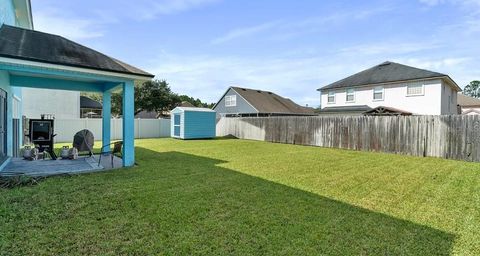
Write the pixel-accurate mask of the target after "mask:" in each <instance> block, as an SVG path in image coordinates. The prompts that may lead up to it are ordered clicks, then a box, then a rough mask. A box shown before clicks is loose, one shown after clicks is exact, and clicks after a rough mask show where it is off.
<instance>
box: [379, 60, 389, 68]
mask: <svg viewBox="0 0 480 256" xmlns="http://www.w3.org/2000/svg"><path fill="white" fill-rule="evenodd" d="M390 64H392V63H391V62H390V61H385V62H384V63H382V64H380V65H378V66H379V67H383V66H388V65H390Z"/></svg>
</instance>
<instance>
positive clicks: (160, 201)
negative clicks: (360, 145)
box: [0, 139, 480, 255]
mask: <svg viewBox="0 0 480 256" xmlns="http://www.w3.org/2000/svg"><path fill="white" fill-rule="evenodd" d="M136 146H137V150H136V153H137V157H136V158H137V162H138V167H135V168H130V169H123V170H117V171H111V172H103V173H96V174H87V175H81V176H73V177H54V178H49V179H46V180H44V181H43V182H41V183H40V184H39V185H37V186H32V187H21V188H15V189H9V190H0V254H1V255H33V254H35V255H43V254H50V255H65V254H89V255H93V254H97V255H98V254H101V255H119V254H124V255H127V254H128V255H132V254H136V255H150V254H167V255H171V254H177V255H190V254H203V255H218V254H220V255H225V254H238V255H245V254H258V255H265V254H270V255H319V254H326V255H359V254H360V255H372V254H377V255H378V254H380V255H398V254H403V255H433V254H436V255H447V254H456V255H479V254H480V164H476V163H466V162H459V161H449V160H442V159H433V158H416V157H408V156H399V155H391V154H381V153H365V152H354V151H345V150H337V149H325V148H315V147H304V146H294V145H282V144H271V143H265V142H254V141H245V140H227V139H220V140H205V141H179V140H172V139H152V140H138V141H136Z"/></svg>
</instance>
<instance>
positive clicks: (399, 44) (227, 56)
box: [31, 0, 480, 107]
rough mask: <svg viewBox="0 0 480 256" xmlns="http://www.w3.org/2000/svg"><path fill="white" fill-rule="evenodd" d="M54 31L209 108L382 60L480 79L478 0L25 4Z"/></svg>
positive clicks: (39, 26) (313, 95)
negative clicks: (237, 90)
mask: <svg viewBox="0 0 480 256" xmlns="http://www.w3.org/2000/svg"><path fill="white" fill-rule="evenodd" d="M31 1H32V9H33V19H34V26H35V29H36V30H39V31H44V32H49V33H53V34H58V35H62V36H64V37H66V38H69V39H71V40H74V41H76V42H78V43H81V44H83V45H85V46H88V47H91V48H93V49H95V50H98V51H101V52H103V53H105V54H107V55H110V56H112V57H115V58H117V59H120V60H122V61H124V62H127V63H129V64H131V65H134V66H136V67H139V68H142V69H144V70H145V71H148V72H150V73H153V74H155V75H156V78H157V79H165V80H167V82H168V83H169V84H170V86H171V88H172V90H173V91H174V92H177V93H180V94H187V95H189V96H192V97H195V98H200V99H201V100H202V101H205V102H217V101H218V100H219V98H220V97H221V96H222V95H223V93H224V92H225V91H226V89H227V88H228V87H229V86H241V87H245V88H254V89H261V90H269V91H273V92H275V93H278V94H280V95H282V96H284V97H287V98H291V99H292V100H294V101H295V102H297V103H298V104H300V105H307V104H308V105H309V106H311V107H317V106H318V105H319V104H320V99H319V98H320V97H319V93H318V92H317V91H316V89H318V88H320V87H323V86H325V85H327V84H330V83H333V82H335V81H337V80H340V79H342V78H345V77H347V76H349V75H352V74H354V73H356V72H359V71H361V70H364V69H367V68H369V67H372V66H374V65H377V64H380V63H382V62H384V61H387V60H388V61H394V62H398V63H402V64H406V65H411V66H415V67H418V68H424V69H429V70H432V71H437V72H442V73H445V74H448V75H450V76H451V77H452V78H453V79H454V80H455V81H456V82H457V84H459V85H460V87H462V88H463V87H464V86H465V85H466V84H468V83H469V82H470V81H472V80H480V0H465V1H460V0H403V1H401V0H399V1H385V0H375V1H342V0H337V1H318V0H297V1H293V0H292V1H280V0H262V1H258V0H135V1H131V0H102V1H98V0H68V1H58V0H31Z"/></svg>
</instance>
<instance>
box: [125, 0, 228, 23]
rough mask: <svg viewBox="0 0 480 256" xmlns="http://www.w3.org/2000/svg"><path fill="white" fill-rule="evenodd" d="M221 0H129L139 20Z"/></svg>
mask: <svg viewBox="0 0 480 256" xmlns="http://www.w3.org/2000/svg"><path fill="white" fill-rule="evenodd" d="M219 1H220V0H137V1H127V3H126V7H127V8H122V9H124V10H129V11H130V12H132V14H133V18H135V19H138V20H144V19H154V18H156V17H158V16H159V15H171V14H175V13H179V12H184V11H188V10H191V9H195V8H200V7H202V6H205V5H210V4H213V3H217V2H219Z"/></svg>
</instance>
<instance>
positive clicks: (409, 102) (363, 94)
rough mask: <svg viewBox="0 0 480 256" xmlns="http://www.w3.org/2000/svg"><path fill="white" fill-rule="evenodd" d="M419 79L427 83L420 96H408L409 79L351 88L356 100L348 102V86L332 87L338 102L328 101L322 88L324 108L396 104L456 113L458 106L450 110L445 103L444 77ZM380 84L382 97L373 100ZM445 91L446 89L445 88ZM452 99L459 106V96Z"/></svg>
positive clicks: (428, 112) (420, 111)
mask: <svg viewBox="0 0 480 256" xmlns="http://www.w3.org/2000/svg"><path fill="white" fill-rule="evenodd" d="M416 82H421V83H423V84H424V94H423V95H421V96H407V85H408V82H403V83H394V84H393V83H392V84H383V85H372V86H362V87H352V88H354V89H355V100H354V101H353V102H346V88H341V89H335V90H331V91H335V103H328V92H329V91H330V90H324V91H321V96H320V97H321V99H320V102H321V108H322V109H323V108H325V107H341V106H355V105H367V106H369V107H371V108H375V107H378V106H385V107H393V108H397V109H400V110H404V111H408V112H411V113H413V114H418V115H441V114H447V113H451V114H455V113H456V107H451V108H450V112H448V111H447V107H445V106H443V105H444V104H446V101H445V100H444V99H446V98H448V95H447V94H446V93H445V94H443V85H444V83H443V82H442V80H441V79H435V80H425V81H416ZM377 86H383V88H384V95H383V100H374V99H373V90H374V88H375V87H377ZM449 88H450V87H449ZM450 90H451V89H450ZM445 91H447V90H446V89H445ZM450 94H451V91H450ZM455 96H456V95H455ZM453 98H454V99H453V100H452V101H453V102H452V103H451V104H450V105H451V106H453V105H455V106H456V97H453Z"/></svg>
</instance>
